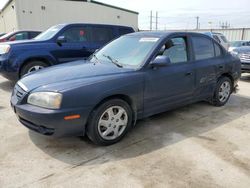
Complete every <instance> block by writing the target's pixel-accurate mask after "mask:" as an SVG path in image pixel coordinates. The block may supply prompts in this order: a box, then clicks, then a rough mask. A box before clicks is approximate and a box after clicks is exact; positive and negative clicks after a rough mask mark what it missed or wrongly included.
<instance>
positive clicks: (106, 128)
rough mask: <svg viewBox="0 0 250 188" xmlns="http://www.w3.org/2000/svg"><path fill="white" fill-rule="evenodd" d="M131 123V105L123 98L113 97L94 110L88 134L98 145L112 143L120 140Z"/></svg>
mask: <svg viewBox="0 0 250 188" xmlns="http://www.w3.org/2000/svg"><path fill="white" fill-rule="evenodd" d="M131 125H132V110H131V108H130V106H129V105H128V104H127V103H126V102H125V101H123V100H121V99H113V100H109V101H107V102H105V103H103V104H101V105H100V106H99V107H98V108H97V109H96V110H94V111H93V112H92V114H91V117H90V120H89V122H88V127H87V135H88V137H89V138H90V139H91V140H92V141H93V142H94V143H95V144H97V145H111V144H114V143H117V142H118V141H120V140H121V139H122V138H123V137H124V136H125V134H126V133H127V132H128V130H129V129H130V128H131Z"/></svg>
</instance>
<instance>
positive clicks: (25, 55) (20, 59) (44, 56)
mask: <svg viewBox="0 0 250 188" xmlns="http://www.w3.org/2000/svg"><path fill="white" fill-rule="evenodd" d="M19 54H20V55H17V56H14V57H12V59H11V62H12V67H13V69H14V70H17V71H18V72H20V70H21V68H22V66H23V65H24V63H25V62H27V61H29V60H32V59H40V60H45V61H46V62H49V63H50V64H51V65H54V64H56V62H57V61H56V59H55V58H54V57H53V56H52V55H51V54H50V53H49V52H43V51H27V50H25V51H23V52H21V53H19Z"/></svg>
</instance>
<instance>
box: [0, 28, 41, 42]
mask: <svg viewBox="0 0 250 188" xmlns="http://www.w3.org/2000/svg"><path fill="white" fill-rule="evenodd" d="M40 33H41V31H15V32H10V33H7V34H5V35H3V36H1V37H0V42H8V41H16V40H27V39H33V38H35V37H36V36H37V35H39V34H40Z"/></svg>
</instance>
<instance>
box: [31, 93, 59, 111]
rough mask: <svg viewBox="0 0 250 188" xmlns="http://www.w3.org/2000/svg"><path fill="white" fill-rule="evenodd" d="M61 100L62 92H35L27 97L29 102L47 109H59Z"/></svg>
mask: <svg viewBox="0 0 250 188" xmlns="http://www.w3.org/2000/svg"><path fill="white" fill-rule="evenodd" d="M61 102H62V94H60V93H55V92H35V93H31V94H30V95H29V97H28V103H29V104H32V105H35V106H39V107H43V108H48V109H59V108H60V107H61Z"/></svg>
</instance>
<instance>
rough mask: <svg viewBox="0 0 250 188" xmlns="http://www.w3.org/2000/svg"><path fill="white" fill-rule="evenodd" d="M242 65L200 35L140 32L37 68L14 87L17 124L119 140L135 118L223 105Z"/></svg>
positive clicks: (62, 133) (111, 141) (96, 140)
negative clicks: (82, 56)
mask: <svg viewBox="0 0 250 188" xmlns="http://www.w3.org/2000/svg"><path fill="white" fill-rule="evenodd" d="M240 75H241V68H240V61H239V59H238V58H236V57H234V56H232V55H231V54H229V53H228V52H226V51H225V50H224V49H223V48H222V47H221V46H220V44H218V43H217V42H216V41H215V40H214V39H212V38H210V37H208V36H206V35H203V34H198V33H176V32H173V33H166V32H162V33H161V32H156V33H152V32H141V33H134V34H129V35H125V36H123V37H120V38H118V39H116V40H114V41H113V42H111V43H109V44H108V45H106V46H105V47H103V48H102V49H100V50H99V51H98V52H96V53H95V54H94V55H92V57H91V58H89V60H88V61H76V62H73V63H67V64H63V65H58V66H54V67H50V68H48V69H46V70H45V69H44V70H40V71H38V72H36V73H31V74H30V75H27V76H25V77H24V78H22V79H21V80H20V81H19V82H18V83H17V84H16V86H15V88H14V91H13V94H12V98H11V104H12V107H13V109H14V111H15V113H16V115H17V117H18V118H19V121H20V122H21V123H22V124H23V125H24V126H26V127H28V128H29V129H31V130H33V131H36V132H38V133H41V134H43V135H53V136H65V135H85V134H87V136H88V137H89V138H90V139H91V140H92V141H93V142H94V143H96V144H99V145H110V144H114V143H116V142H118V141H119V140H121V139H122V138H123V137H124V135H125V134H126V133H127V132H128V131H129V130H130V129H131V128H132V127H133V125H135V122H136V120H138V119H142V118H145V117H148V116H151V115H154V114H157V113H160V112H164V111H167V110H170V109H173V108H176V107H178V106H183V105H187V104H190V103H194V102H197V101H203V100H205V101H208V102H210V103H212V104H213V105H215V106H222V105H224V104H225V103H226V102H227V101H228V99H229V97H230V95H231V93H232V92H233V90H234V89H235V87H236V86H237V82H238V79H239V78H240Z"/></svg>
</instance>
